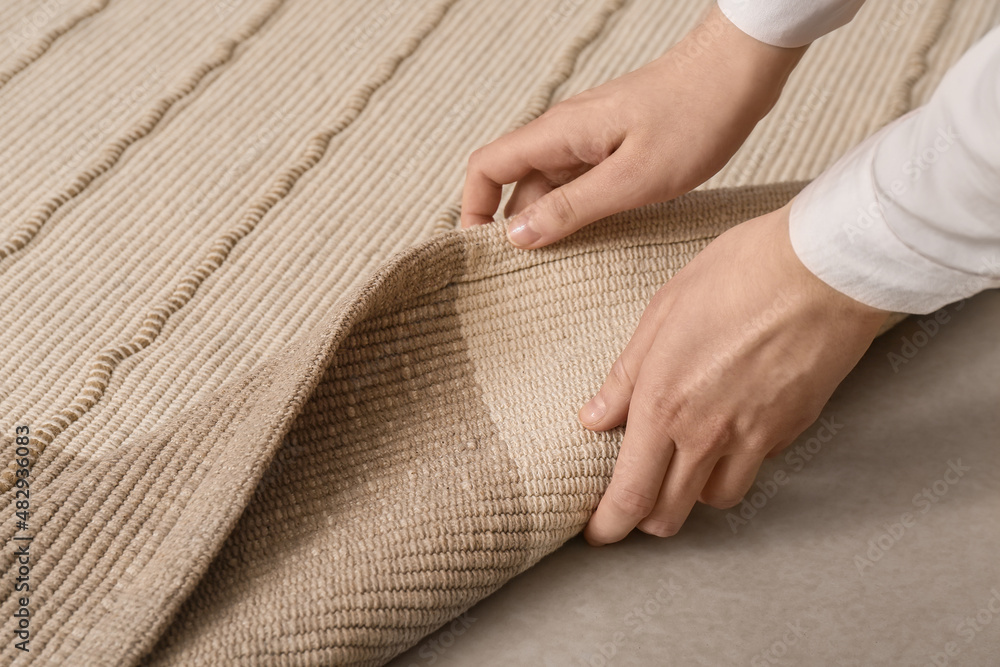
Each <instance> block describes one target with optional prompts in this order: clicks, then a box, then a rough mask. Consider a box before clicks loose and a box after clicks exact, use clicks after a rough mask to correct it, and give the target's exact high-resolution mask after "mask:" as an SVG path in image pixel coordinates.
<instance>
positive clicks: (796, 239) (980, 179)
mask: <svg viewBox="0 0 1000 667" xmlns="http://www.w3.org/2000/svg"><path fill="white" fill-rule="evenodd" d="M789 231H790V235H791V240H792V246H793V248H794V249H795V252H796V254H797V255H798V257H799V259H801V260H802V262H803V263H804V264H805V265H806V267H808V268H809V269H810V270H811V271H812V272H813V273H814V274H816V275H817V276H818V277H819V278H820V279H821V280H823V281H824V282H826V283H827V284H829V285H830V286H831V287H833V288H835V289H837V290H839V291H840V292H843V293H844V294H847V295H848V296H851V297H853V298H854V299H857V300H858V301H861V302H863V303H866V304H868V305H871V306H875V307H877V308H882V309H885V310H892V311H898V312H906V313H930V312H933V311H934V310H936V309H938V308H940V307H941V306H944V305H946V304H948V303H951V302H953V301H957V300H960V299H963V298H965V297H968V296H971V295H973V294H976V293H977V292H980V291H982V290H984V289H988V288H991V287H1000V28H996V29H994V30H993V31H991V32H990V33H989V34H987V35H986V36H985V37H984V38H982V39H981V40H980V41H979V42H978V43H976V44H975V45H974V46H973V47H972V48H971V49H969V51H967V52H966V53H965V54H964V55H963V56H962V58H961V59H960V60H959V61H958V62H957V63H956V64H955V65H954V66H953V67H952V68H951V69H950V70H949V71H948V72H947V74H946V75H945V77H944V79H943V80H942V81H941V84H940V85H939V86H938V88H937V90H935V92H934V95H933V96H932V98H931V100H930V101H929V102H928V103H927V104H926V105H925V106H923V107H920V108H918V109H915V110H914V111H911V112H910V113H908V114H907V115H905V116H903V117H902V118H899V119H897V120H896V121H894V122H892V123H890V124H889V125H887V126H886V127H884V128H882V129H881V130H880V131H878V132H877V133H875V134H874V135H872V136H871V137H869V138H868V139H866V140H865V141H864V142H862V143H861V144H860V145H859V146H857V147H855V148H854V149H853V150H851V151H850V152H848V153H847V154H846V155H845V156H844V157H842V158H841V159H840V160H839V161H838V162H837V163H836V164H835V165H834V166H833V167H831V168H830V169H829V170H827V171H826V172H825V173H823V174H822V175H821V176H820V177H819V178H817V179H816V180H815V181H813V182H812V183H810V184H809V185H808V186H806V188H805V189H804V190H803V191H802V192H801V193H799V195H798V196H797V197H796V198H795V200H794V201H793V202H792V207H791V214H790V223H789Z"/></svg>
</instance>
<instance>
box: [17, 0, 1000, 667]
mask: <svg viewBox="0 0 1000 667" xmlns="http://www.w3.org/2000/svg"><path fill="white" fill-rule="evenodd" d="M705 7H707V5H706V4H705V3H680V2H676V3H674V2H671V3H664V2H655V1H653V0H632V1H625V0H578V1H570V0H558V1H557V0H551V1H545V2H538V1H529V0H515V1H511V2H503V3H501V2H487V3H483V2H472V1H471V0H447V1H441V0H434V1H431V0H422V1H420V2H402V1H400V0H386V1H385V2H382V3H374V4H373V3H368V2H361V1H360V0H357V1H355V0H352V1H350V2H337V3H324V2H320V1H319V0H298V1H294V0H287V1H285V2H280V1H274V0H268V1H263V0H219V1H218V2H216V3H214V4H212V3H208V4H205V3H197V2H193V1H192V0H178V1H177V2H171V3H156V4H149V3H141V2H137V1H131V2H130V1H127V0H121V1H116V0H106V1H103V2H70V1H69V0H64V1H61V2H60V1H59V0H50V1H48V2H29V1H26V0H16V1H14V2H9V3H5V4H4V7H3V9H0V109H2V116H0V118H2V121H0V122H2V123H3V130H4V131H3V133H2V136H3V143H2V148H0V157H2V159H0V164H3V171H2V182H0V189H2V196H0V302H2V303H3V304H4V309H3V311H2V312H0V318H2V320H3V321H2V325H0V350H2V356H0V363H2V365H3V385H2V393H0V422H2V437H3V440H2V448H0V451H2V461H0V465H4V466H6V467H5V468H4V470H3V473H2V474H0V480H2V486H0V489H2V490H3V497H4V507H5V508H7V511H6V513H5V514H4V516H3V517H2V524H0V533H2V537H3V541H4V544H5V545H14V544H17V542H16V541H14V539H13V538H15V537H17V536H22V537H23V536H31V538H32V539H31V540H30V575H28V576H29V577H30V586H31V588H30V593H31V594H30V604H29V605H28V606H27V608H28V609H30V648H31V650H30V652H27V653H25V652H21V651H18V650H17V649H16V648H15V646H14V643H13V642H5V643H4V645H3V646H2V647H0V657H2V659H3V660H4V661H8V662H9V661H15V662H16V664H20V663H25V664H27V663H29V662H37V663H40V664H87V665H90V664H95V665H100V664H139V663H143V664H220V663H221V664H259V663H266V664H279V663H280V664H286V663H287V664H292V663H294V664H379V663H382V662H385V661H386V660H388V659H390V658H391V657H392V656H393V655H396V654H397V653H399V652H401V651H403V650H405V649H406V648H407V647H409V646H411V645H413V644H414V643H415V642H417V641H418V640H419V639H420V637H422V636H423V635H425V634H426V633H428V632H430V631H432V630H434V629H435V628H437V627H439V626H440V625H441V624H443V623H445V622H447V621H449V620H450V619H452V618H454V617H455V616H457V615H459V614H460V613H461V612H462V611H463V610H464V609H466V608H468V607H469V606H470V605H472V604H473V603H475V602H476V601H477V600H479V599H481V598H483V597H484V596H486V595H488V594H489V593H490V592H492V591H494V590H496V589H497V588H498V587H499V586H501V585H502V584H503V583H504V582H505V581H506V580H508V579H509V578H510V577H512V576H513V575H515V574H517V573H518V572H521V571H523V570H524V569H525V568H527V567H529V566H530V565H532V564H533V563H535V562H536V561H537V560H538V559H540V558H541V557H542V556H544V555H545V554H546V553H549V552H550V551H552V550H553V549H555V548H557V547H558V546H559V545H560V544H561V543H562V542H563V541H565V540H566V539H568V538H569V537H570V536H572V535H573V534H575V533H576V532H577V531H578V530H579V529H580V528H581V527H582V525H583V523H584V522H585V521H586V518H587V516H588V513H589V510H590V509H592V507H593V506H594V505H595V503H596V501H597V499H598V498H599V497H600V493H601V490H602V489H603V486H604V485H605V484H606V483H607V480H608V476H609V474H610V471H611V466H612V464H613V460H614V454H615V448H616V446H617V444H618V442H619V439H620V435H621V434H620V432H619V431H615V432H612V433H607V434H593V433H589V432H587V431H585V430H584V429H582V428H581V427H580V426H579V425H578V424H577V423H576V421H575V410H576V406H577V405H578V404H579V402H580V401H582V400H583V399H584V398H585V397H586V395H587V393H588V392H590V391H593V390H594V389H596V387H597V386H599V383H600V381H601V380H602V379H603V376H604V373H605V371H606V368H607V366H608V365H609V364H610V362H611V360H612V359H613V358H614V356H615V355H617V353H618V351H619V350H620V348H621V346H622V345H623V344H624V342H625V340H627V337H628V335H629V334H630V333H631V331H632V329H633V328H634V326H635V323H636V322H637V320H638V316H639V314H640V313H641V311H642V308H643V307H644V305H645V302H646V300H647V299H648V298H649V297H650V296H651V295H652V293H653V291H655V289H656V288H657V287H658V286H659V285H660V284H662V282H663V281H665V280H667V279H669V277H670V275H672V274H673V272H675V271H676V270H677V269H678V268H680V267H681V266H683V264H684V263H685V262H686V261H688V260H689V259H690V258H691V257H692V256H693V254H694V253H696V252H697V251H698V250H699V249H700V248H702V247H704V245H705V244H707V243H708V242H709V241H710V240H711V238H713V237H714V236H715V235H717V234H718V233H720V232H721V231H722V230H724V229H725V228H727V227H728V226H731V225H733V224H737V223H739V222H741V221H742V220H745V219H746V218H748V217H751V216H754V215H758V214H761V213H764V212H766V211H768V210H771V209H773V208H776V207H778V206H780V205H781V204H783V203H785V202H786V201H788V199H789V198H790V197H792V196H793V195H794V193H795V192H796V191H797V189H798V188H799V187H801V184H802V182H803V181H805V180H807V179H809V178H811V177H814V176H815V175H817V174H818V173H819V172H820V171H821V170H822V169H823V168H825V167H826V166H828V165H829V164H830V163H831V162H832V161H833V160H835V159H836V158H837V157H838V156H839V155H840V154H841V153H843V152H844V151H845V150H846V149H847V148H849V147H850V146H851V145H852V144H853V143H855V142H857V141H859V140H860V139H862V138H863V137H864V136H866V135H867V134H870V133H871V131H873V130H874V129H877V127H879V126H880V125H881V124H884V123H885V122H887V121H888V120H891V119H892V118H894V117H896V116H898V115H899V114H900V113H903V112H905V111H906V110H907V109H909V108H912V107H913V106H914V105H916V104H919V103H920V101H921V100H923V99H926V96H927V95H928V94H929V92H930V91H931V90H932V89H933V83H934V81H935V80H936V79H937V78H939V77H940V76H941V74H942V73H943V71H944V70H945V69H946V68H947V66H948V64H950V63H951V62H953V61H954V60H955V59H956V58H957V57H958V55H959V54H960V53H961V52H962V50H963V49H964V48H965V47H967V46H968V45H969V44H970V43H971V42H972V41H974V40H975V38H976V37H978V36H979V35H981V34H983V33H984V32H985V31H986V30H988V28H989V27H990V26H991V25H993V23H995V21H996V10H995V8H993V7H992V6H989V4H988V3H985V2H969V3H952V2H945V1H943V0H936V1H933V2H932V1H928V2H925V3H902V4H899V5H895V4H880V5H878V6H875V4H874V3H872V6H870V7H867V8H865V10H864V11H863V12H862V14H861V15H859V17H858V19H857V20H856V21H855V23H853V24H852V25H851V26H849V27H848V28H847V29H845V30H843V31H840V32H838V34H836V35H833V36H831V37H829V38H825V39H824V40H822V41H820V42H819V43H817V44H816V45H814V46H813V47H811V48H810V51H809V53H808V54H807V56H806V58H805V59H804V60H803V62H802V64H801V65H800V67H799V69H798V70H797V72H796V73H795V75H794V76H793V79H792V80H791V82H790V84H789V87H788V89H787V92H786V95H785V96H784V98H783V99H782V101H781V102H780V103H779V106H778V107H777V108H776V109H775V110H774V111H773V112H772V114H771V116H769V118H768V119H766V120H765V121H764V122H762V123H761V124H760V126H759V127H758V128H757V130H755V132H754V134H753V135H752V136H751V139H750V140H749V141H748V143H747V145H746V146H745V147H744V148H743V149H742V150H741V151H740V153H739V154H738V155H737V156H736V157H735V158H734V159H733V160H732V161H731V162H730V164H729V165H727V167H726V168H725V169H723V171H722V172H720V173H719V174H718V175H717V176H716V177H715V178H713V179H712V180H711V181H710V182H709V183H708V184H706V186H705V189H704V191H702V192H696V193H692V194H691V195H688V196H686V197H684V198H681V199H679V200H676V201H674V202H671V203H668V204H665V205H658V206H651V207H645V208H643V209H640V210H638V211H633V212H627V213H623V214H620V215H618V216H613V217H612V218H610V219H608V220H606V221H603V222H601V223H599V224H597V225H594V226H593V227H592V228H590V229H587V230H585V231H584V232H582V233H580V234H577V235H574V237H573V238H571V239H568V240H566V241H565V242H563V243H560V244H558V245H557V246H555V247H553V248H550V249H546V250H543V251H541V252H535V253H522V252H516V251H514V250H513V249H511V248H509V247H508V246H507V245H506V244H505V242H504V239H503V233H502V228H501V226H500V225H491V226H489V227H486V228H481V229H476V230H471V231H467V232H460V231H457V230H455V227H456V224H457V216H458V201H459V197H460V193H461V182H462V177H463V175H464V162H465V158H466V157H467V155H468V153H469V152H471V151H472V150H473V149H474V148H476V147H477V146H478V145H481V144H482V143H485V142H486V141H488V140H490V139H491V138H493V137H495V136H497V135H499V134H501V133H503V132H504V131H507V130H509V129H512V128H514V127H517V126H518V125H521V124H523V123H525V122H527V121H528V120H530V119H531V118H533V117H535V116H537V115H538V114H540V113H541V112H542V111H544V109H545V108H547V107H548V106H550V105H551V104H553V103H554V102H556V101H558V100H559V99H563V98H565V97H567V96H569V95H571V94H573V93H574V92H577V91H579V90H583V89H586V88H588V87H590V86H592V85H595V84H597V83H599V82H600V81H602V80H605V79H606V78H609V77H612V76H615V75H617V74H620V73H623V72H625V71H628V70H629V69H632V68H634V67H637V66H639V65H641V64H642V63H643V62H645V61H647V60H649V59H651V58H652V57H654V56H655V55H658V54H659V53H660V52H661V51H662V49H663V48H665V46H666V45H668V44H670V43H672V42H674V41H676V40H677V39H678V38H679V37H680V36H681V35H682V34H683V33H684V32H685V31H686V30H687V29H688V28H690V27H691V26H692V25H693V24H694V23H695V22H696V21H697V19H698V18H699V16H700V14H701V12H702V11H704V9H705ZM692 57H697V53H693V54H692ZM869 62H878V63H879V67H870V66H866V65H865V64H866V63H869ZM581 303H586V304H587V307H582V306H581ZM526 340H527V341H531V345H529V346H525V345H524V341H526ZM515 343H517V347H515ZM19 426H22V427H27V428H28V430H29V431H30V438H29V444H28V445H27V447H28V449H29V456H28V457H27V458H29V459H30V464H31V465H30V474H29V478H28V479H29V481H30V493H31V496H30V514H29V515H28V519H27V520H26V522H25V523H26V524H27V526H26V527H19V526H18V523H17V522H18V521H19V520H20V519H19V518H18V517H17V515H16V509H17V504H16V503H17V499H16V498H15V491H16V489H14V488H12V484H13V483H14V481H15V479H16V476H17V474H18V471H19V468H20V467H21V466H19V465H18V460H19V459H20V458H23V457H20V456H18V454H17V449H16V448H17V442H16V439H15V438H16V429H17V427H19ZM8 462H10V464H9V465H8ZM17 558H18V557H17V554H16V553H15V549H14V548H12V547H10V546H8V548H6V549H4V551H3V553H2V555H0V562H2V568H0V569H2V570H3V572H4V577H3V580H2V584H0V586H2V591H3V598H2V602H0V614H2V615H3V617H4V619H5V625H4V628H5V630H6V629H7V628H8V627H11V629H16V624H14V625H12V619H14V618H15V617H14V614H15V612H17V611H18V609H20V608H21V604H20V598H21V597H22V596H21V594H19V593H18V591H16V590H15V581H16V575H17V574H18V572H20V570H19V564H18V560H17ZM5 635H6V636H8V637H10V636H11V635H10V634H8V633H5Z"/></svg>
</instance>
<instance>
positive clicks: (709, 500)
mask: <svg viewBox="0 0 1000 667" xmlns="http://www.w3.org/2000/svg"><path fill="white" fill-rule="evenodd" d="M763 460H764V459H763V457H762V456H761V455H760V454H757V453H751V452H745V453H739V454H729V455H727V456H723V457H722V458H720V459H719V462H718V463H717V464H715V469H714V470H713V471H712V474H711V475H710V476H709V478H708V481H707V482H705V486H704V488H703V489H702V490H701V494H700V495H699V496H698V500H700V501H701V502H703V503H705V504H706V505H711V506H712V507H715V508H717V509H720V510H724V509H729V508H730V507H735V506H736V505H739V504H740V502H741V501H742V500H743V498H744V496H746V494H747V492H748V491H749V490H750V487H751V485H753V481H754V479H756V478H757V471H758V470H760V464H761V462H762V461H763Z"/></svg>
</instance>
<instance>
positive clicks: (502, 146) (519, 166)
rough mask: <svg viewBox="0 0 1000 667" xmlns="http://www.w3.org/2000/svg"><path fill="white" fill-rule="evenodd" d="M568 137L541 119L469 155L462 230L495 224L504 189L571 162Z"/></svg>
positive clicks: (464, 188) (463, 196)
mask: <svg viewBox="0 0 1000 667" xmlns="http://www.w3.org/2000/svg"><path fill="white" fill-rule="evenodd" d="M567 156H568V153H567V151H566V149H565V136H564V134H562V133H558V132H556V131H554V130H553V129H552V125H551V123H549V122H548V121H547V120H545V117H544V116H540V117H538V118H536V119H535V120H533V121H531V122H530V123H528V124H527V125H524V126H522V127H519V128H517V129H516V130H514V131H513V132H510V133H509V134H505V135H504V136H502V137H500V138H499V139H496V140H494V141H492V142H490V143H488V144H486V145H485V146H483V147H481V148H479V149H477V150H476V151H474V152H473V153H472V155H470V156H469V164H468V168H467V169H466V172H465V185H464V186H463V188H462V218H461V226H462V228H463V229H464V228H466V227H472V226H474V225H481V224H486V223H490V222H493V214H494V213H496V210H497V207H498V206H499V205H500V198H501V196H502V195H503V186H504V185H505V184H507V183H514V182H515V181H519V180H521V179H522V178H524V177H525V176H527V175H528V174H529V173H530V172H531V171H532V170H534V169H545V168H550V167H553V166H554V167H555V168H554V169H552V171H558V169H561V168H563V167H562V166H556V165H557V163H559V162H560V161H565V160H567V159H568V158H567Z"/></svg>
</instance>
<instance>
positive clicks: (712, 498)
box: [704, 491, 743, 510]
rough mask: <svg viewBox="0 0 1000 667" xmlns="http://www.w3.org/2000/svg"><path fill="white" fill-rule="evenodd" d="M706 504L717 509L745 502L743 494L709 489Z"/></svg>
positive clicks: (706, 493) (705, 497) (705, 495)
mask: <svg viewBox="0 0 1000 667" xmlns="http://www.w3.org/2000/svg"><path fill="white" fill-rule="evenodd" d="M704 500H705V504H706V505H708V506H710V507H714V508H715V509H717V510H727V509H729V508H731V507H736V506H737V505H739V504H740V503H741V502H743V496H736V495H733V494H732V493H731V492H718V491H707V492H705V494H704Z"/></svg>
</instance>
